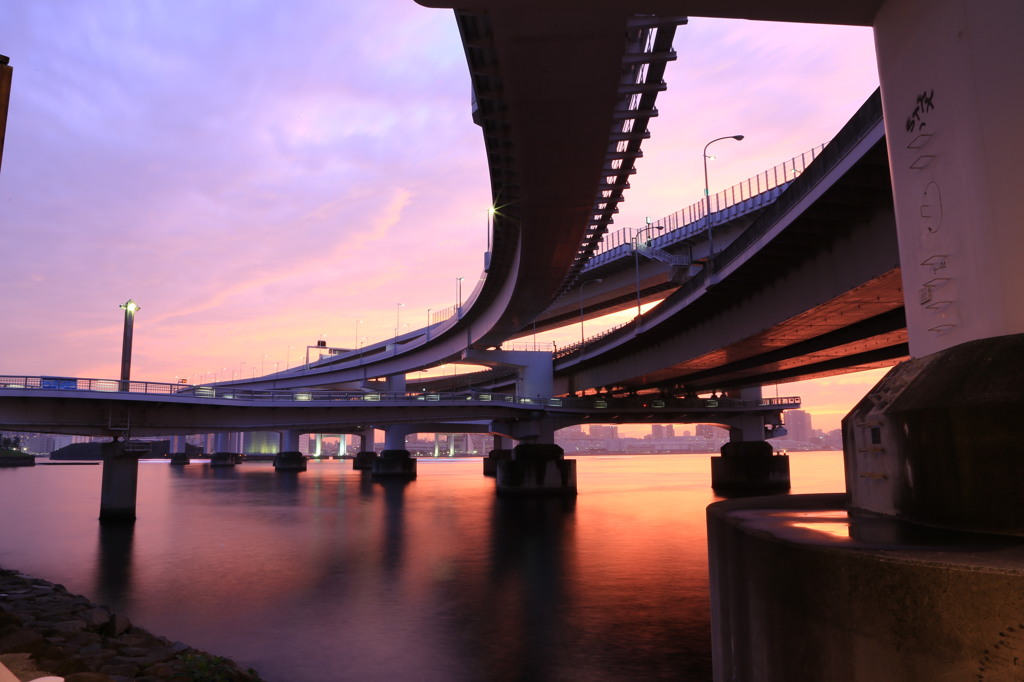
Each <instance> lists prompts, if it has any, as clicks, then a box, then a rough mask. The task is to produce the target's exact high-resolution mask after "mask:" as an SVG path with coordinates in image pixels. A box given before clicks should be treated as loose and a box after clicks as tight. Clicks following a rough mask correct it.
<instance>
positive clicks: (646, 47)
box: [232, 10, 681, 388]
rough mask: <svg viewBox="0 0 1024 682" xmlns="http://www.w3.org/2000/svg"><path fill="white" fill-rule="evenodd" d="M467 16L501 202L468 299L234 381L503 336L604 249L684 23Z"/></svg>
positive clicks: (271, 380) (315, 372)
mask: <svg viewBox="0 0 1024 682" xmlns="http://www.w3.org/2000/svg"><path fill="white" fill-rule="evenodd" d="M456 19H457V21H458V24H459V30H460V32H461V34H462V39H463V43H464V46H465V50H466V58H467V62H468V65H469V71H470V76H471V80H472V84H473V94H474V98H473V99H474V102H473V104H474V110H473V118H474V120H475V121H476V122H477V123H478V124H479V125H480V126H481V129H482V131H483V137H484V144H485V147H486V152H487V157H488V161H489V168H490V174H491V191H492V198H493V202H494V209H495V212H494V219H493V231H492V236H491V251H490V252H489V253H488V255H487V266H486V268H485V272H484V273H483V274H482V275H481V277H480V280H479V281H478V283H477V285H476V287H475V289H474V291H473V293H472V294H471V295H470V297H469V299H468V301H467V304H466V306H465V307H464V308H463V309H460V310H457V311H453V313H454V314H453V315H452V316H451V317H450V318H449V319H447V320H445V321H443V322H440V323H438V324H435V325H432V326H431V327H430V328H429V329H421V330H417V331H415V332H410V333H407V334H405V335H403V336H400V337H398V338H397V339H393V340H389V341H387V342H383V343H379V344H376V345H373V346H370V347H367V348H363V349H360V350H359V351H357V352H344V353H339V354H338V355H337V356H336V357H332V358H330V359H329V360H327V361H325V362H321V363H317V364H316V365H315V366H312V367H309V368H308V369H307V368H303V370H301V371H286V372H281V373H278V374H274V375H269V376H266V377H260V378H257V379H255V380H244V381H238V382H232V383H234V384H237V385H244V386H248V387H261V388H289V387H303V386H322V387H341V386H345V385H349V386H351V385H353V384H354V383H357V382H361V381H365V380H366V379H368V378H372V377H382V376H391V375H399V374H405V373H406V372H409V371H413V370H415V369H420V368H423V367H429V366H433V365H438V364H442V363H443V362H446V361H450V360H452V359H456V358H458V357H459V355H460V354H461V353H462V351H464V350H465V349H466V348H468V347H471V346H473V347H493V346H498V345H500V344H501V343H502V342H503V341H505V340H506V339H507V338H509V337H510V336H512V335H513V334H514V333H515V332H517V331H519V330H520V329H521V328H522V327H523V326H525V325H526V324H527V323H529V322H530V321H531V320H532V319H534V318H535V317H536V316H538V315H539V314H541V313H542V312H543V311H544V309H545V308H547V307H548V305H549V304H550V303H551V301H552V300H554V299H555V298H556V297H557V296H558V295H559V293H560V292H562V291H565V290H567V289H568V288H569V287H571V286H572V283H573V281H574V279H575V278H576V277H577V275H578V273H579V271H580V269H581V268H582V267H583V265H584V263H585V262H586V260H587V258H588V257H589V256H590V255H591V254H592V253H593V252H594V250H595V249H596V248H597V246H598V244H599V243H600V240H601V237H602V236H603V234H604V232H605V231H606V230H607V226H608V224H610V223H611V221H612V216H613V215H614V214H615V212H616V211H617V208H616V205H617V203H618V202H619V201H621V200H622V195H623V192H624V191H625V190H626V189H627V188H628V187H629V183H628V178H629V176H630V175H631V174H632V173H634V172H635V170H634V168H633V161H634V159H636V158H637V157H638V156H640V144H641V142H642V140H644V139H646V138H647V137H648V136H649V133H648V132H647V122H648V120H649V119H650V118H651V117H653V116H656V115H657V111H656V109H655V108H654V100H655V98H656V96H657V93H658V92H660V91H661V90H664V88H665V85H664V83H663V81H662V75H663V73H664V66H665V63H666V62H667V61H670V60H672V59H674V58H675V53H674V52H673V51H672V47H671V46H672V38H673V36H674V34H675V27H676V25H677V23H679V22H680V21H681V20H680V19H678V18H675V17H662V18H659V17H631V16H629V15H628V14H627V13H625V12H622V11H618V10H617V11H613V12H582V13H580V12H567V13H566V12H555V13H552V14H551V15H550V16H546V17H545V20H544V21H537V19H536V18H535V17H533V16H530V15H528V14H524V13H522V12H518V11H511V12H506V13H503V14H502V15H501V16H495V15H493V14H491V13H470V12H456Z"/></svg>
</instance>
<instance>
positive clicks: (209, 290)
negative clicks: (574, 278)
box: [0, 0, 879, 428]
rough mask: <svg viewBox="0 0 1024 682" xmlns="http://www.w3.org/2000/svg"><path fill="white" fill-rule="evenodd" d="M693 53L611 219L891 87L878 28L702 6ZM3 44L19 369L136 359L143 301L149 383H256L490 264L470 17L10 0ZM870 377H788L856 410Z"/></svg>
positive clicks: (9, 325) (7, 285) (4, 305)
mask: <svg viewBox="0 0 1024 682" xmlns="http://www.w3.org/2000/svg"><path fill="white" fill-rule="evenodd" d="M298 7H301V9H298ZM675 46H676V50H677V51H678V53H679V59H678V61H676V62H674V63H672V64H670V65H669V68H668V70H667V73H666V81H667V82H668V86H669V89H668V91H667V92H666V93H663V94H662V95H660V96H659V99H658V109H659V111H660V112H661V116H660V117H658V118H656V119H653V120H652V122H651V124H650V130H651V133H652V137H651V139H650V140H648V141H647V142H645V145H644V158H643V159H641V160H640V161H638V163H637V168H638V173H637V175H635V176H634V177H633V178H632V179H631V184H632V189H631V190H629V191H628V192H627V193H626V201H625V202H624V203H623V204H622V205H621V206H620V209H621V212H620V214H619V215H618V216H617V218H616V222H615V224H614V225H613V229H618V228H622V227H628V226H634V227H636V226H640V225H642V224H643V222H644V217H645V216H652V217H655V218H657V217H661V216H663V215H666V214H669V213H671V212H673V211H675V210H677V209H679V208H681V207H682V206H685V205H688V204H691V203H693V202H695V201H697V200H698V199H700V198H701V195H702V192H703V170H702V168H703V167H702V163H701V150H702V148H703V146H704V144H705V143H706V142H707V141H708V140H710V139H712V138H715V137H720V136H723V135H733V134H743V135H745V136H746V139H744V140H743V141H742V142H738V143H737V142H732V141H725V142H722V143H719V145H718V146H716V149H715V153H716V155H717V157H718V158H717V159H716V160H715V161H714V162H713V163H712V165H711V167H710V168H709V173H710V184H711V188H712V191H716V190H718V189H723V188H725V187H727V186H729V185H732V184H734V183H736V182H739V181H741V180H744V179H745V178H747V177H749V176H752V175H755V174H756V173H758V172H760V171H762V170H765V169H767V168H769V167H771V166H773V165H775V164H777V163H780V162H782V161H784V160H786V159H788V158H790V157H792V156H795V155H797V154H800V153H801V152H804V151H806V150H809V149H810V148H812V147H814V146H816V145H818V144H821V143H824V142H827V141H828V140H829V139H831V137H832V136H833V135H835V133H836V132H837V131H838V130H839V128H840V127H841V126H842V125H843V124H844V123H845V122H846V121H847V120H848V119H849V117H850V116H851V115H852V114H853V113H854V111H856V109H857V108H858V107H859V106H860V104H861V103H862V102H863V101H864V100H865V99H866V98H867V97H868V96H869V95H870V94H871V92H872V91H873V90H874V88H875V87H876V86H877V82H878V79H877V72H876V69H875V61H874V50H873V46H872V38H871V32H870V29H864V28H851V27H822V26H810V25H789V24H768V23H757V22H743V21H721V20H710V19H700V18H691V20H690V23H689V25H687V26H683V27H680V28H679V30H678V32H677V34H676V40H675ZM0 54H5V55H7V56H9V57H10V60H11V66H12V67H13V68H14V82H13V87H12V96H11V104H10V113H9V119H8V124H7V140H6V146H5V148H4V156H3V166H2V170H0V244H2V247H3V256H4V274H3V279H2V282H3V296H2V298H0V311H2V319H3V322H4V326H5V334H4V341H3V355H2V360H0V372H2V373H7V374H15V375H37V374H58V375H70V376H78V377H97V378H109V377H116V376H117V374H118V371H119V363H120V339H121V329H122V320H123V317H122V313H121V311H120V310H119V309H118V305H119V304H121V303H124V302H125V301H126V300H127V299H129V298H132V299H134V300H135V301H136V302H138V304H139V305H140V306H141V311H140V312H139V313H138V316H137V318H136V326H135V348H134V359H133V371H132V376H133V378H137V379H143V380H151V381H175V380H177V379H178V378H185V377H188V378H189V379H190V380H195V379H196V378H197V377H200V378H205V380H212V379H213V378H214V375H217V378H220V379H223V378H228V379H230V378H232V376H238V375H239V374H241V375H242V376H251V375H252V372H253V371H254V370H256V371H257V373H259V372H260V371H266V372H270V371H273V370H274V369H275V368H282V369H283V368H284V367H285V365H295V364H297V362H298V361H299V359H300V357H301V356H302V355H303V354H304V352H305V347H306V346H307V345H309V344H315V343H316V341H317V340H318V339H326V341H327V342H328V344H329V345H331V346H342V347H349V346H352V345H354V344H355V343H357V340H358V339H361V338H362V337H366V339H367V342H370V343H372V342H374V341H379V340H381V339H383V338H385V337H389V336H391V335H392V334H393V331H394V327H395V323H396V308H397V303H399V302H401V303H404V307H403V308H402V309H401V323H402V326H403V327H405V325H406V324H409V325H411V326H412V327H420V326H423V324H424V323H425V322H426V314H427V310H428V309H434V310H438V309H441V308H444V307H447V306H450V305H452V304H453V303H454V299H455V286H456V285H455V278H456V277H465V278H466V281H467V282H472V281H473V280H475V279H476V277H477V276H478V275H479V274H480V270H481V266H482V260H483V259H482V252H483V251H484V249H485V239H486V232H485V227H486V208H487V206H488V205H489V203H490V196H489V183H488V176H487V168H486V165H485V156H484V146H483V140H482V136H481V133H480V129H479V128H478V127H476V126H475V125H474V124H473V123H472V121H471V119H470V83H469V76H468V73H467V68H466V62H465V57H464V55H463V51H462V46H461V43H460V40H459V35H458V30H457V27H456V24H455V20H454V17H453V14H452V12H451V11H447V10H432V9H426V8H423V7H420V6H419V5H417V4H415V2H413V0H375V1H374V2H372V3H356V2H344V1H340V0H311V1H309V2H303V3H301V5H298V6H296V5H289V4H287V3H279V2H266V1H263V0H245V1H242V0H237V1H236V0H224V1H219V2H207V1H205V0H176V1H175V2H170V1H166V2H159V1H154V2H146V3H142V2H126V1H124V0H121V1H114V0H88V1H86V0H78V1H76V0H32V2H14V3H6V4H5V7H4V10H3V17H2V21H0ZM469 289H471V287H469ZM467 291H468V289H467ZM360 320H361V322H359V321H360ZM589 326H590V325H588V329H589ZM593 331H597V329H596V328H595V329H593ZM578 333H579V332H578V327H575V328H571V329H569V330H566V331H565V332H564V338H565V339H567V340H571V339H575V338H577V335H578ZM555 338H556V340H557V339H558V338H559V337H557V336H556V337H555ZM870 374H871V376H863V375H854V376H847V377H839V378H836V379H832V380H828V381H827V382H816V383H815V384H814V385H808V384H799V385H783V386H780V387H779V389H778V391H779V394H780V395H794V394H796V395H801V396H802V397H803V398H804V402H805V408H806V409H807V410H808V411H810V412H812V414H814V415H815V424H814V425H815V426H816V427H819V428H836V427H837V426H838V418H839V417H841V416H842V415H843V414H845V412H846V411H847V410H848V409H849V407H850V405H851V404H852V402H853V401H854V400H856V399H857V398H858V397H859V396H860V395H862V394H863V392H864V390H865V389H866V387H867V386H870V385H871V384H873V383H874V382H875V381H876V380H877V378H878V376H879V373H877V372H873V373H870ZM773 391H774V387H772V388H766V389H765V393H766V395H767V394H773Z"/></svg>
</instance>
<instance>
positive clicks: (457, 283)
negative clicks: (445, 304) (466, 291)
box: [455, 277, 465, 320]
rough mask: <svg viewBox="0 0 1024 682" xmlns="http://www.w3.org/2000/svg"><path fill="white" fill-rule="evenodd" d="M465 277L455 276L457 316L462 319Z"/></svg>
mask: <svg viewBox="0 0 1024 682" xmlns="http://www.w3.org/2000/svg"><path fill="white" fill-rule="evenodd" d="M463 279H465V277H456V278H455V313H456V317H458V318H459V319H460V320H461V319H462V280H463Z"/></svg>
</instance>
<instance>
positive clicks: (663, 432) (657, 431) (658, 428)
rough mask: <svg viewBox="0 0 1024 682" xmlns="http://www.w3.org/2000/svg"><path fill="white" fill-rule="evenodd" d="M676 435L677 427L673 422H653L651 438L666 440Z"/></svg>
mask: <svg viewBox="0 0 1024 682" xmlns="http://www.w3.org/2000/svg"><path fill="white" fill-rule="evenodd" d="M675 437H676V428H675V426H674V425H672V424H651V438H654V439H655V440H666V439H668V438H675Z"/></svg>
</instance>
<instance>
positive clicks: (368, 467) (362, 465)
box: [352, 429, 377, 471]
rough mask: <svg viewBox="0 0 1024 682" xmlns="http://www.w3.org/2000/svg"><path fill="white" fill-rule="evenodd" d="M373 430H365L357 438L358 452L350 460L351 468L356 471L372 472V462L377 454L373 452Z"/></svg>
mask: <svg viewBox="0 0 1024 682" xmlns="http://www.w3.org/2000/svg"><path fill="white" fill-rule="evenodd" d="M373 431H374V430H373V429H365V430H364V431H362V432H361V433H359V434H357V435H358V436H359V451H358V452H356V454H355V457H353V458H352V468H353V469H355V470H356V471H372V470H373V460H375V459H377V453H376V452H374V451H373Z"/></svg>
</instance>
